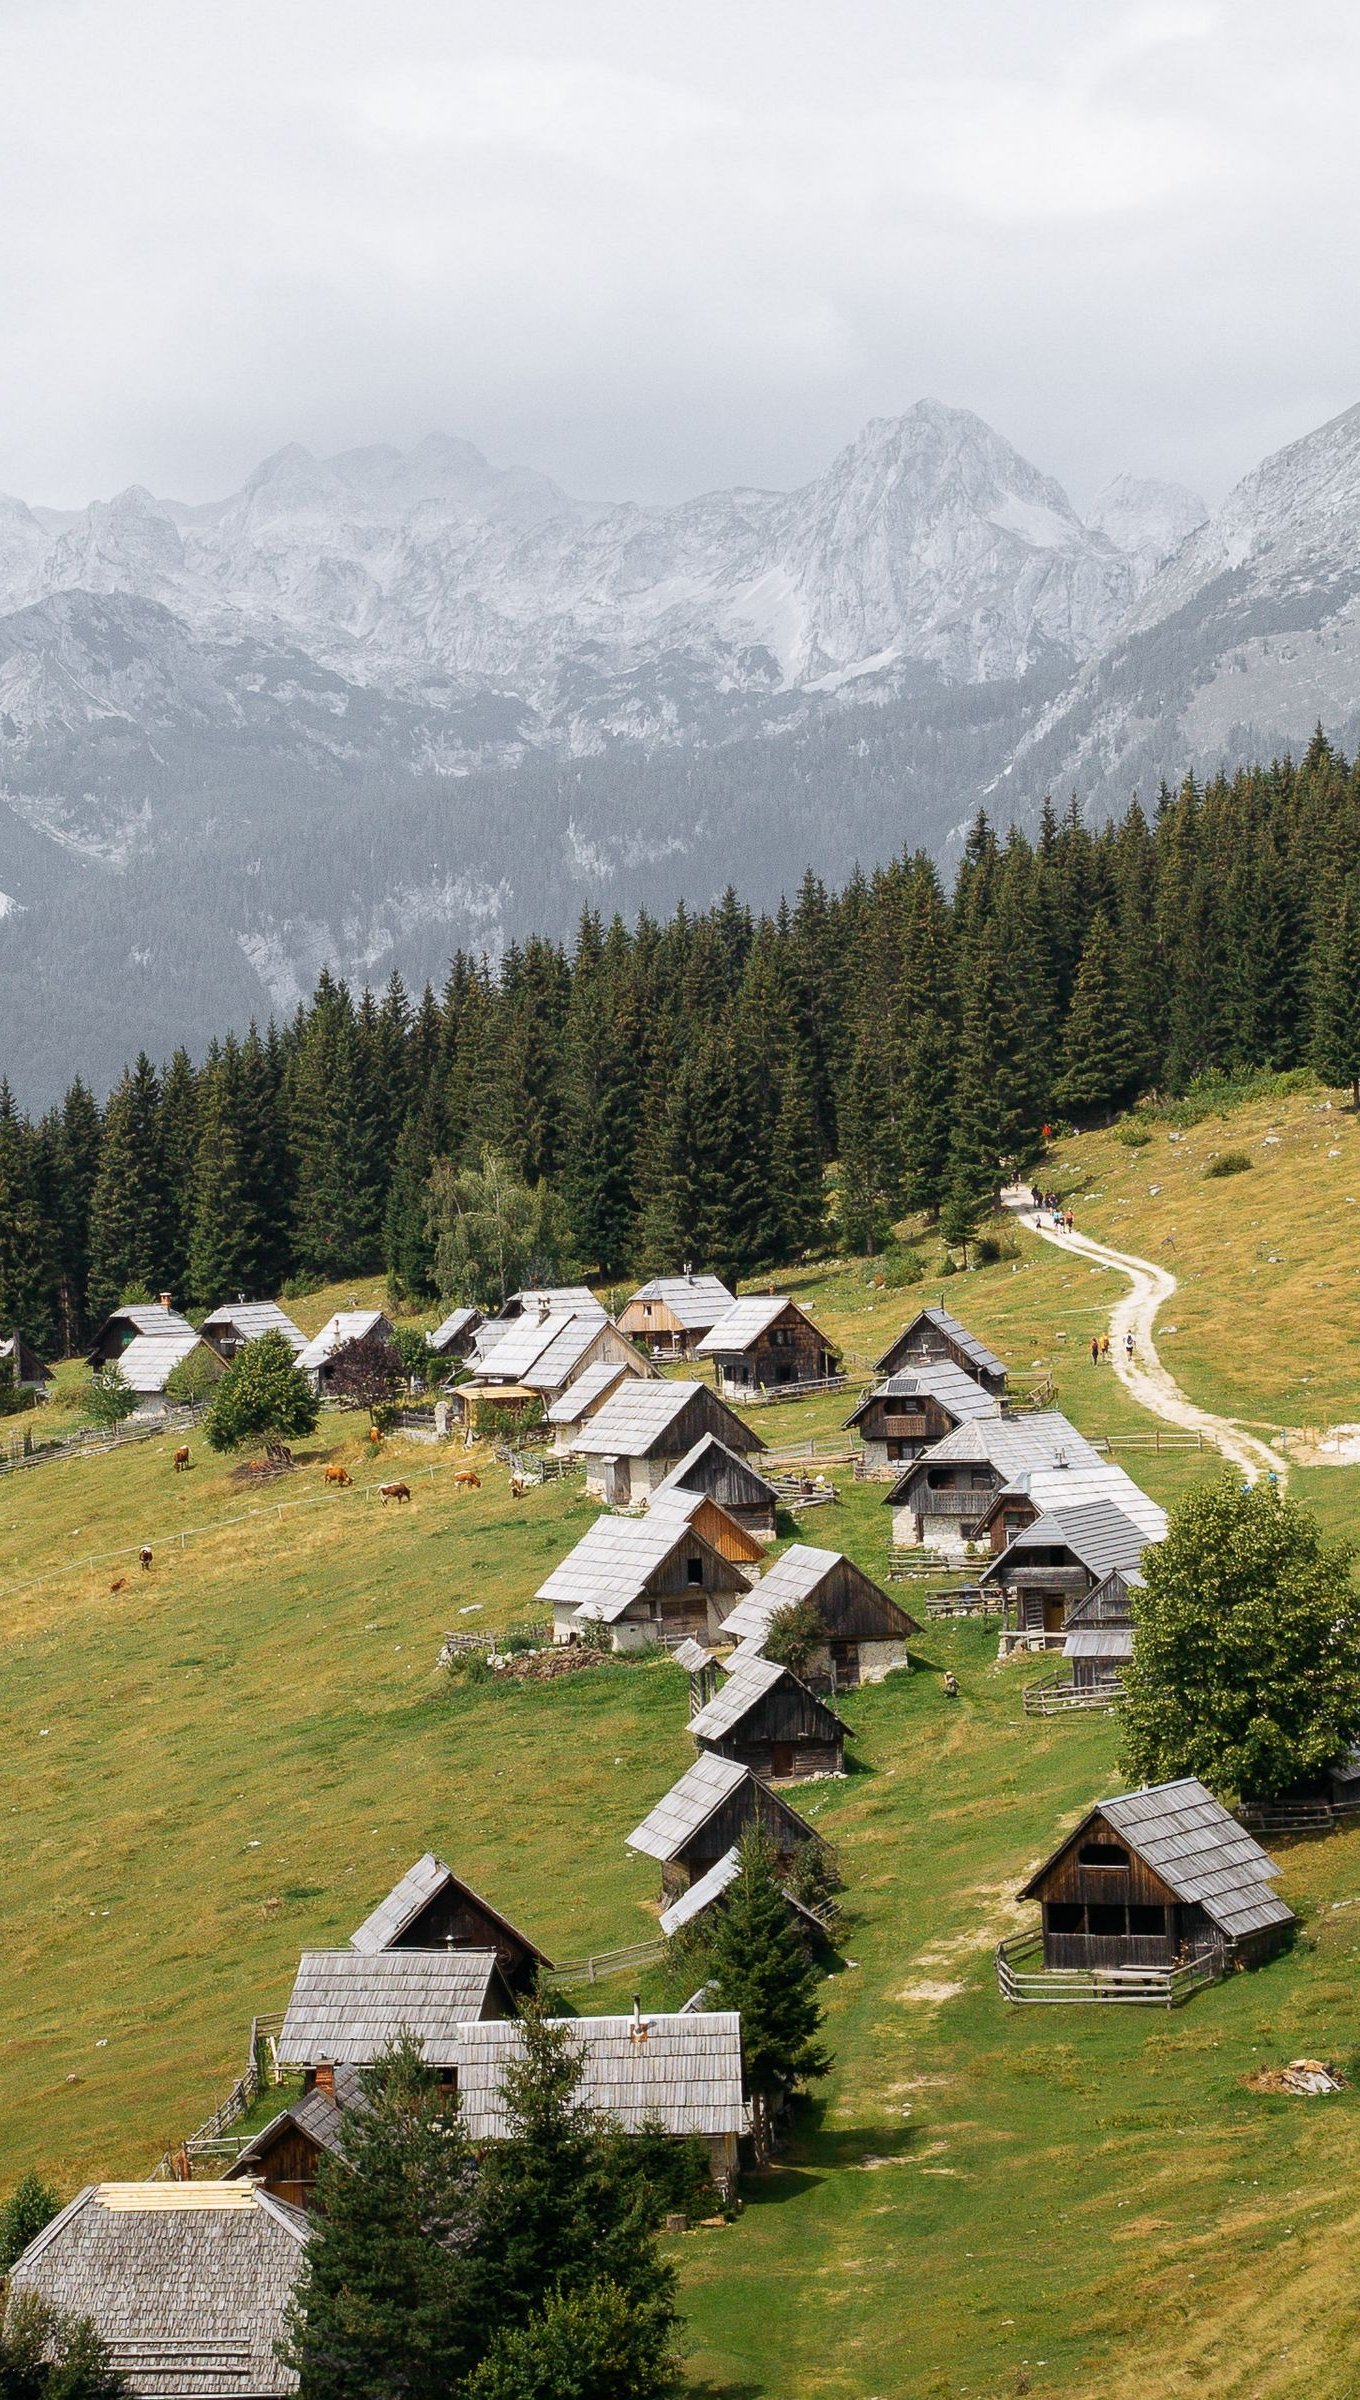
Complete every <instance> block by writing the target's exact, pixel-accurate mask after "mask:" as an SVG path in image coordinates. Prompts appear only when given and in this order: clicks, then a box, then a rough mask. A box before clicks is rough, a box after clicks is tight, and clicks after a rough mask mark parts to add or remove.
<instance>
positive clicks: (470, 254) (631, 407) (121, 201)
mask: <svg viewBox="0 0 1360 2400" xmlns="http://www.w3.org/2000/svg"><path fill="white" fill-rule="evenodd" d="M1358 98H1360V15H1358V14H1357V12H1356V11H1355V10H1354V9H1353V8H1352V7H1350V6H1348V5H1346V4H1345V0H1291V4H1290V5H1289V6H1287V7H1286V6H1283V5H1281V4H1280V0H1224V4H1222V5H1214V4H1213V0H1167V4H1166V5H1152V4H1148V5H1125V4H1124V0H1071V4H1070V5H1069V0H1020V4H1019V5H1017V0H838V5H837V6H836V7H835V8H828V7H827V6H826V5H825V0H815V4H813V0H678V4H677V0H672V4H671V5H669V6H665V7H663V6H658V5H648V4H647V0H642V4H641V5H640V4H639V0H541V4H540V0H497V5H495V6H490V7H489V6H487V5H486V0H478V4H477V5H476V6H468V5H464V4H463V0H383V4H382V5H381V6H379V5H375V0H0V225H3V228H4V231H3V233H2V234H0V340H3V345H4V359H5V366H6V373H5V376H4V407H3V410H0V488H5V489H8V490H10V491H14V492H19V493H21V494H23V495H24V496H25V497H27V498H30V499H36V500H41V501H47V502H49V503H57V504H68V505H69V504H72V503H77V502H83V501H84V500H86V499H88V498H90V497H92V496H94V495H95V494H102V493H108V492H111V491H114V490H116V489H118V488H119V487H121V486H122V485H124V484H127V483H129V482H141V483H146V484H148V485H150V486H151V487H152V488H153V489H154V490H157V491H161V492H165V493H170V494H174V495H176V496H179V497H182V498H187V499H200V498H205V497H208V496H211V495H213V494H216V493H218V492H221V491H225V490H228V489H230V488H232V487H233V486H235V485H236V484H237V483H239V482H240V481H241V479H242V477H243V476H244V475H245V473H246V472H247V471H248V470H249V468H250V467H251V466H252V465H253V464H254V463H255V462H256V461H257V460H258V459H259V458H260V457H262V456H263V455H265V454H266V453H267V452H269V451H271V450H274V449H277V448H279V447H280V446H281V445H282V444H283V443H285V442H288V441H300V442H303V443H304V444H306V445H307V446H308V447H309V448H311V449H315V450H319V451H326V450H332V449H339V448H342V447H346V446H348V445H351V444H355V443H360V442H371V441H391V442H397V443H400V444H402V445H407V444H409V443H411V442H414V441H416V440H417V439H419V437H420V436H421V435H422V434H423V433H425V432H427V431H429V430H431V429H436V428H437V429H439V430H442V431H446V432H450V433H460V434H465V435H467V436H469V437H470V438H471V439H473V440H474V441H476V442H478V443H479V444H480V445H481V446H482V448H483V449H485V450H486V451H487V452H488V453H489V454H490V455H491V456H492V457H493V458H494V459H496V460H497V461H498V462H500V463H508V462H510V461H520V462H523V463H527V464H531V465H534V466H538V467H541V468H544V469H545V470H547V471H548V472H549V473H551V474H553V475H555V476H556V477H557V478H558V480H559V481H560V482H562V483H564V484H565V485H566V486H567V487H568V488H569V489H571V490H573V491H576V492H579V493H583V494H589V495H600V496H611V497H613V496H625V495H636V496H639V497H651V498H678V497H680V496H682V495H684V494H686V493H689V492H693V491H699V490H702V489H704V488H705V487H708V486H713V485H722V484H728V483H734V482H747V483H761V484H770V485H785V484H792V483H796V482H799V481H801V480H802V479H804V478H805V477H807V476H808V475H811V474H813V473H815V472H817V471H818V470H819V469H820V468H821V467H822V466H823V465H824V464H825V463H826V461H827V460H828V459H829V458H830V457H831V456H832V455H833V454H834V452H835V451H836V450H837V449H838V448H839V447H840V446H841V444H842V443H843V442H845V441H847V440H848V439H849V438H850V437H851V436H852V435H853V434H854V433H855V431H856V430H857V429H858V427H859V426H860V425H861V424H862V423H863V421H864V420H865V419H866V418H867V417H870V416H876V415H892V414H895V413H896V412H898V411H900V410H901V409H903V408H906V407H907V406H909V405H910V403H911V402H912V401H913V400H915V399H918V398H919V397H921V396H922V395H923V394H930V395H933V396H935V397H938V398H940V399H943V400H946V401H950V402H953V403H958V404H962V405H965V406H968V407H971V408H975V409H977V410H978V411H979V412H980V413H981V414H982V415H983V416H985V417H987V418H989V419H990V420H991V421H992V422H993V423H994V424H995V425H996V426H997V427H998V428H999V429H1000V430H1001V431H1002V432H1003V433H1005V434H1007V435H1008V436H1009V437H1010V439H1011V440H1013V441H1014V442H1016V443H1017V444H1018V446H1019V447H1020V448H1021V449H1022V450H1024V451H1025V452H1026V453H1027V454H1028V455H1029V456H1030V457H1032V458H1033V459H1034V460H1035V461H1036V462H1037V463H1038V464H1039V465H1040V466H1041V467H1043V468H1045V469H1046V470H1048V471H1049V472H1051V473H1054V474H1056V475H1058V476H1059V477H1060V478H1061V479H1062V480H1063V481H1064V482H1065V483H1066V484H1067V485H1068V487H1069V488H1070V490H1071V491H1072V493H1073V496H1074V498H1076V499H1077V500H1078V501H1079V502H1081V501H1083V500H1085V499H1087V498H1089V497H1090V495H1091V494H1092V493H1093V492H1094V490H1095V489H1096V487H1097V486H1098V485H1099V484H1100V483H1101V482H1102V481H1103V480H1104V479H1105V478H1106V477H1107V476H1109V475H1110V474H1112V473H1115V472H1117V471H1118V470H1119V469H1121V468H1125V467H1127V468H1131V469H1133V470H1135V471H1137V472H1144V473H1150V474H1157V475H1166V476H1171V477H1175V478H1177V479H1179V480H1183V481H1186V482H1189V483H1191V484H1195V485H1197V486H1198V487H1199V488H1200V489H1201V490H1202V491H1203V492H1204V493H1205V495H1206V496H1207V497H1208V498H1209V499H1210V500H1211V501H1212V500H1216V499H1217V498H1219V497H1221V495H1222V493H1223V492H1224V491H1225V490H1226V488H1227V487H1228V485H1229V484H1230V483H1232V482H1233V481H1234V480H1235V479H1236V477H1237V476H1238V475H1239V474H1241V473H1243V472H1244V471H1245V470H1246V469H1247V468H1248V467H1250V466H1251V465H1253V464H1254V463H1255V462H1256V460H1257V459H1258V458H1259V457H1261V456H1262V455H1263V454H1264V453H1265V452H1267V451H1269V450H1271V449H1273V448H1276V447H1278V446H1279V445H1280V444H1281V443H1282V442H1285V441H1288V440H1290V439H1291V438H1292V437H1294V436H1295V435H1297V434H1301V433H1304V432H1306V431H1307V430H1308V429H1309V428H1310V427H1312V426H1314V425H1316V424H1318V423H1320V422H1321V421H1322V420H1323V419H1324V418H1326V417H1328V416H1331V415H1334V414H1336V413H1337V411H1339V410H1340V409H1343V408H1346V407H1349V406H1350V405H1351V404H1352V403H1353V402H1354V401H1356V400H1360V314H1358V313H1357V310H1356V305H1355V268H1356V259H1357V255H1360V240H1358V236H1360V223H1358V222H1357V220H1358V218H1360V178H1357V177H1356V175H1355V171H1354V127H1355V116H1356V104H1357V99H1358Z"/></svg>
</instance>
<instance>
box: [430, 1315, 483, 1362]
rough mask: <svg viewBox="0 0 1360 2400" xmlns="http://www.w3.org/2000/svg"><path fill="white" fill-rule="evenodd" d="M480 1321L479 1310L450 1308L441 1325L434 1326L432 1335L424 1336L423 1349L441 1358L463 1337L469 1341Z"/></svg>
mask: <svg viewBox="0 0 1360 2400" xmlns="http://www.w3.org/2000/svg"><path fill="white" fill-rule="evenodd" d="M481 1321H482V1312H481V1310H480V1309H479V1308H452V1309H450V1311H449V1313H448V1315H447V1316H446V1317H445V1319H444V1322H443V1324H442V1325H436V1327H435V1329H434V1332H433V1333H427V1334H426V1336H425V1347H426V1349H427V1350H433V1352H434V1353H435V1356H436V1357H437V1358H442V1357H443V1356H444V1353H445V1351H447V1350H449V1349H451V1348H452V1346H453V1344H454V1343H455V1342H459V1341H462V1340H463V1339H464V1338H465V1337H466V1338H469V1339H470V1338H471V1336H472V1335H473V1334H474V1333H475V1332H476V1329H477V1327H478V1326H479V1325H480V1324H481Z"/></svg>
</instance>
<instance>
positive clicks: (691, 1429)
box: [575, 1379, 765, 1508]
mask: <svg viewBox="0 0 1360 2400" xmlns="http://www.w3.org/2000/svg"><path fill="white" fill-rule="evenodd" d="M706 1433H711V1434H715V1435H716V1436H717V1438H718V1440H719V1441H720V1442H723V1443H725V1444H726V1446H727V1448H728V1449H729V1450H733V1451H736V1452H739V1453H741V1454H743V1455H744V1454H745V1453H747V1452H749V1451H752V1450H763V1449H764V1447H765V1445H764V1443H763V1442H762V1441H761V1439H760V1437H759V1435H758V1434H754V1433H752V1431H751V1429H750V1427H749V1425H743V1423H742V1421H741V1419H740V1417H738V1416H736V1415H734V1413H733V1411H732V1410H731V1409H730V1408H727V1407H725V1406H724V1404H723V1402H722V1401H721V1400H719V1399H718V1397H717V1395H716V1393H714V1392H712V1391H710V1389H709V1387H708V1385H707V1384H706V1383H669V1382H663V1381H662V1380H660V1379H657V1380H654V1381H651V1382H648V1383H638V1382H635V1381H632V1380H630V1381H629V1382H627V1383H625V1384H621V1385H620V1386H619V1388H618V1390H617V1391H615V1392H612V1393H611V1394H610V1396H609V1398H608V1399H607V1400H606V1401H605V1402H604V1403H603V1405H602V1406H601V1407H600V1408H598V1409H597V1410H596V1411H595V1414H594V1415H593V1416H592V1417H591V1418H589V1420H588V1421H587V1423H586V1424H585V1425H583V1426H581V1427H580V1429H579V1430H578V1433H577V1436H576V1442H575V1448H576V1449H577V1450H579V1452H580V1453H581V1456H582V1457H583V1458H584V1460H585V1462H586V1490H587V1491H588V1492H589V1493H590V1494H591V1496H592V1498H594V1499H596V1500H604V1501H607V1502H608V1503H609V1505H610V1507H611V1508H634V1507H637V1506H639V1505H640V1503H641V1502H642V1501H644V1500H646V1499H647V1498H648V1497H649V1495H650V1494H651V1493H652V1492H653V1491H654V1490H655V1489H656V1486H657V1485H658V1484H659V1483H662V1482H664V1480H665V1478H666V1477H667V1476H668V1475H669V1473H670V1471H671V1469H672V1467H678V1466H679V1464H680V1461H681V1460H682V1459H683V1458H686V1457H688V1455H689V1453H690V1451H691V1450H692V1449H693V1448H694V1446H695V1444H696V1442H699V1441H702V1439H703V1437H704V1435H705V1434H706Z"/></svg>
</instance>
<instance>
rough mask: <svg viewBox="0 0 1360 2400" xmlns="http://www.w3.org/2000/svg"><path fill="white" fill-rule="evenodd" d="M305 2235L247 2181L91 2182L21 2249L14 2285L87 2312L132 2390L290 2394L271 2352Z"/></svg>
mask: <svg viewBox="0 0 1360 2400" xmlns="http://www.w3.org/2000/svg"><path fill="white" fill-rule="evenodd" d="M306 2240H307V2220H306V2218H305V2217H304V2216H303V2215H302V2213H301V2211H300V2210H299V2209H295V2208H290V2207H289V2206H288V2204H287V2203H286V2202H285V2201H282V2200H276V2199H275V2198H274V2197H273V2195H272V2193H269V2192H264V2191H260V2190H258V2189H256V2188H255V2187H254V2186H252V2185H251V2184H249V2183H243V2182H225V2181H224V2182H219V2183H101V2184H88V2185H87V2186H86V2188H85V2190H84V2191H83V2192H81V2193H79V2194H78V2195H77V2197H76V2198H75V2199H74V2200H73V2201H72V2202H71V2204H70V2206H69V2207H68V2208H64V2209H63V2210H62V2211H61V2214H60V2215H59V2216H57V2217H55V2218H54V2219H53V2220H52V2223H51V2224H50V2225H48V2226H46V2227H45V2228H44V2230H43V2231H42V2232H41V2233H40V2234H39V2235H38V2237H37V2239H36V2241H33V2242H30V2244H29V2246H28V2248H27V2250H25V2252H24V2253H23V2256H22V2257H21V2258H20V2259H18V2260H16V2262H15V2265H14V2267H13V2269H12V2270H11V2277H10V2288H11V2290H12V2291H31V2292H37V2293H39V2294H41V2296H42V2297H43V2298H44V2299H45V2300H48V2301H50V2302H51V2303H52V2304H53V2305H54V2306H55V2307H58V2308H61V2309H64V2310H66V2311H67V2312H68V2313H69V2314H70V2315H72V2316H79V2317H89V2318H91V2319H92V2320H93V2322H94V2325H95V2327H96V2329H97V2331H98V2332H99V2334H100V2336H101V2338H102V2339H103V2340H104V2341H105V2342H106V2343H107V2345H108V2347H109V2350H110V2352H111V2357H112V2364H113V2366H114V2367H115V2368H116V2369H118V2370H119V2371H120V2372H121V2373H122V2374H123V2375H124V2376H125V2377H126V2378H127V2382H128V2385H129V2387H130V2389H131V2390H132V2391H133V2392H136V2393H146V2394H150V2393H161V2394H166V2395H179V2394H185V2393H194V2394H205V2395H209V2394H218V2393H220V2394H224V2395H225V2394H228V2393H235V2394H237V2395H238V2396H239V2400H264V2396H265V2395H269V2394H273V2393H276V2392H291V2391H295V2390H296V2388H297V2377H296V2375H295V2374H294V2373H293V2372H292V2370H291V2368H288V2367H283V2366H280V2364H279V2363H278V2361H277V2359H276V2358H275V2355H274V2345H275V2343H276V2342H278V2341H280V2340H281V2339H282V2337H283V2334H284V2332H285V2330H286V2326H285V2312H286V2310H287V2307H288V2303H289V2300H290V2299H291V2297H292V2292H293V2286H294V2283H295V2282H296V2279H297V2275H298V2271H299V2268H300V2267H301V2264H302V2254H303V2249H304V2247H305V2244H306Z"/></svg>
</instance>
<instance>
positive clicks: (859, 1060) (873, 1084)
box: [836, 1034, 892, 1258]
mask: <svg viewBox="0 0 1360 2400" xmlns="http://www.w3.org/2000/svg"><path fill="white" fill-rule="evenodd" d="M883 1086H884V1077H883V1067H882V1060H881V1057H880V1054H879V1049H878V1045H877V1043H876V1042H875V1041H874V1039H873V1037H872V1036H871V1035H863V1034H862V1035H861V1036H860V1039H859V1041H858V1042H857V1043H856V1045H855V1052H854V1056H853V1059H852V1060H851V1065H850V1075H849V1080H848V1082H847V1083H846V1085H845V1088H844V1090H843V1091H842V1093H841V1096H840V1103H839V1106H838V1108H837V1112H836V1114H837V1120H838V1123H839V1128H840V1153H841V1154H840V1184H839V1190H838V1195H837V1204H836V1214H837V1223H838V1227H839V1234H840V1243H841V1248H842V1249H843V1250H853V1251H858V1252H859V1253H860V1255H861V1256H863V1257H865V1258H872V1257H873V1255H874V1252H875V1251H876V1250H877V1249H878V1247H879V1245H880V1243H881V1242H882V1241H883V1238H884V1236H885V1235H886V1233H887V1232H888V1230H889V1227H890V1225H891V1222H892V1209H891V1193H890V1186H889V1178H888V1171H887V1167H886V1165H885V1162H884V1156H883V1148H884V1145H883V1116H884V1088H883Z"/></svg>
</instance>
